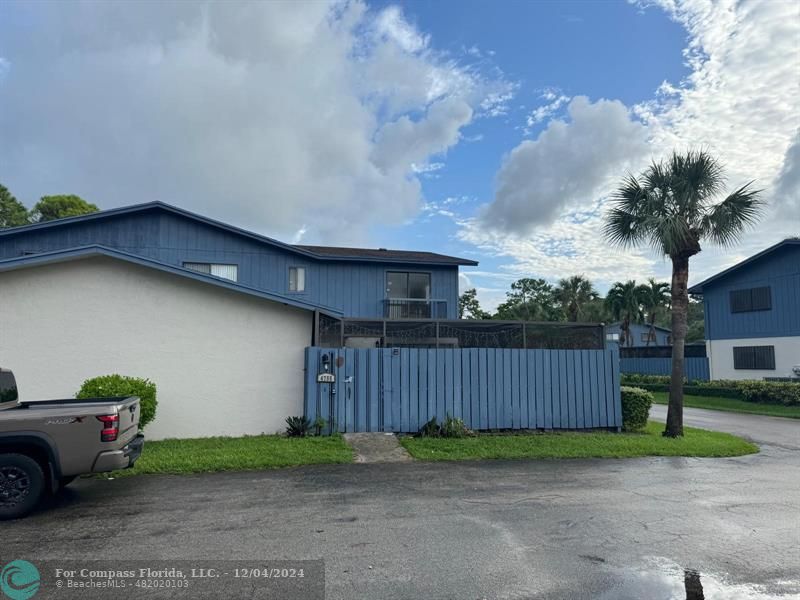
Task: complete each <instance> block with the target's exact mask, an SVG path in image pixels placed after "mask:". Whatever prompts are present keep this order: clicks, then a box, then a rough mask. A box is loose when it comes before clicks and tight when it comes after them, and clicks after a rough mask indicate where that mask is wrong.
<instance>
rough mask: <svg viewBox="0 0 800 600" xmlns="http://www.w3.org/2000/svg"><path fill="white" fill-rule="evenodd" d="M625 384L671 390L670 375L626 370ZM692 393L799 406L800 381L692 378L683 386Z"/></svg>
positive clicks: (662, 390)
mask: <svg viewBox="0 0 800 600" xmlns="http://www.w3.org/2000/svg"><path fill="white" fill-rule="evenodd" d="M622 385H635V386H636V387H640V388H642V389H645V390H648V391H651V392H669V377H667V376H662V375H637V374H625V375H623V376H622ZM683 393H684V394H687V395H691V396H711V397H717V398H736V399H738V400H745V401H747V402H756V403H761V404H782V405H784V406H800V384H797V383H791V382H781V381H753V380H741V381H740V380H722V379H721V380H717V381H691V382H689V383H687V384H684V386H683Z"/></svg>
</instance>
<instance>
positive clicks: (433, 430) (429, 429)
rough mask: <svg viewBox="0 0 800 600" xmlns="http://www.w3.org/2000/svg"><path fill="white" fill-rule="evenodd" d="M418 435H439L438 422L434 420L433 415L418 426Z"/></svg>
mask: <svg viewBox="0 0 800 600" xmlns="http://www.w3.org/2000/svg"><path fill="white" fill-rule="evenodd" d="M419 435H420V436H421V437H439V436H440V431H439V423H438V421H436V417H433V418H432V419H431V420H430V421H428V422H427V423H425V425H423V426H422V427H420V430H419Z"/></svg>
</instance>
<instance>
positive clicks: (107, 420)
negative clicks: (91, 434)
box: [97, 415, 119, 442]
mask: <svg viewBox="0 0 800 600" xmlns="http://www.w3.org/2000/svg"><path fill="white" fill-rule="evenodd" d="M97 420H98V421H100V422H101V423H102V424H103V429H102V430H101V431H100V441H101V442H115V441H117V436H118V435H119V415H100V416H99V417H97Z"/></svg>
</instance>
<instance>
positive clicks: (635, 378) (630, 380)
mask: <svg viewBox="0 0 800 600" xmlns="http://www.w3.org/2000/svg"><path fill="white" fill-rule="evenodd" d="M621 381H622V385H631V386H637V385H640V384H642V383H646V384H648V385H653V384H658V385H669V381H670V377H669V375H643V374H641V373H623V374H622V377H621Z"/></svg>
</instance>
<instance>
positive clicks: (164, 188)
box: [0, 0, 509, 243]
mask: <svg viewBox="0 0 800 600" xmlns="http://www.w3.org/2000/svg"><path fill="white" fill-rule="evenodd" d="M22 20H24V21H25V23H26V26H25V27H24V28H23V27H19V26H18V24H19V22H21V21H22ZM0 40H2V44H3V56H4V58H5V59H6V60H7V61H9V62H10V63H11V64H13V65H14V69H12V70H9V71H8V73H7V76H6V78H5V80H4V81H3V84H2V94H0V131H2V139H3V141H2V144H0V166H1V167H0V168H1V169H2V172H0V178H2V181H3V183H4V184H5V185H7V186H9V187H10V188H11V189H12V190H13V191H14V193H15V195H16V196H17V197H19V198H22V199H24V200H25V201H27V202H29V203H30V202H33V201H35V200H36V199H37V198H38V196H40V195H43V194H47V193H77V194H80V195H82V196H84V197H86V198H87V199H89V200H91V201H93V202H95V203H97V204H99V205H101V206H103V207H112V206H118V205H122V204H130V203H136V202H142V201H148V200H154V199H159V200H163V201H166V202H173V203H176V204H179V205H182V206H185V207H187V208H190V209H193V210H197V211H199V212H202V213H205V214H208V215H211V216H214V217H217V218H220V219H222V220H226V221H229V222H233V223H236V224H238V225H242V226H245V227H248V228H252V229H255V230H258V231H262V232H264V233H268V234H271V235H276V236H279V237H287V238H289V237H290V236H292V235H294V234H296V232H298V231H300V230H302V231H303V240H304V241H308V242H315V241H328V242H341V241H346V242H348V243H355V242H359V241H365V240H364V239H363V238H364V237H365V235H366V232H367V231H368V230H369V228H370V226H371V225H373V224H375V223H398V224H399V223H403V222H406V221H407V220H408V219H410V218H412V217H413V216H414V215H415V214H416V213H417V211H418V209H419V205H420V204H421V201H422V197H421V186H420V181H419V177H420V176H422V174H418V173H415V171H414V167H413V166H412V165H418V166H419V165H432V164H436V163H435V162H433V161H432V159H433V158H435V156H436V155H439V154H442V153H444V152H446V150H447V149H448V148H450V147H452V145H454V144H456V143H458V142H459V140H460V135H461V133H460V130H461V128H462V127H463V126H465V125H467V124H469V123H470V122H471V121H472V120H473V118H474V117H473V115H474V114H475V111H477V110H483V109H482V108H481V106H482V104H483V103H484V101H489V102H490V103H492V105H494V103H495V100H493V98H495V97H496V96H497V95H498V94H499V95H502V92H503V90H508V89H509V85H508V84H506V83H505V82H503V81H502V77H498V76H497V74H496V73H494V72H493V73H492V74H491V75H490V76H489V75H487V76H484V75H483V73H482V70H481V69H480V68H477V67H475V66H472V65H463V64H459V63H457V62H455V61H454V60H452V59H451V58H449V57H447V56H445V55H443V54H441V53H438V52H436V51H435V50H433V49H432V47H431V46H432V44H431V40H430V37H429V36H428V35H427V34H424V33H422V32H420V31H419V30H418V29H417V28H416V27H415V26H413V25H412V24H410V23H409V22H408V21H407V20H406V19H405V17H404V15H403V13H402V11H401V10H400V9H399V8H397V7H395V6H390V7H388V8H385V9H384V10H382V11H380V12H375V11H370V10H368V9H367V7H366V6H365V5H364V4H363V3H361V2H359V1H357V0H354V1H352V2H331V3H323V2H277V1H275V2H225V3H213V2H205V1H201V2H188V1H186V2H183V1H175V2H169V1H165V2H159V3H150V2H139V3H100V4H97V3H94V2H72V3H61V2H37V3H0ZM42 90H46V93H43V92H42ZM487 99H488V100H487Z"/></svg>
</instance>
